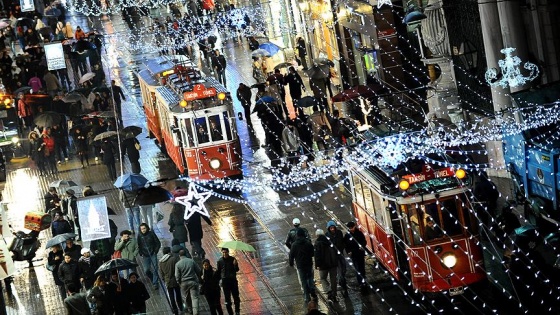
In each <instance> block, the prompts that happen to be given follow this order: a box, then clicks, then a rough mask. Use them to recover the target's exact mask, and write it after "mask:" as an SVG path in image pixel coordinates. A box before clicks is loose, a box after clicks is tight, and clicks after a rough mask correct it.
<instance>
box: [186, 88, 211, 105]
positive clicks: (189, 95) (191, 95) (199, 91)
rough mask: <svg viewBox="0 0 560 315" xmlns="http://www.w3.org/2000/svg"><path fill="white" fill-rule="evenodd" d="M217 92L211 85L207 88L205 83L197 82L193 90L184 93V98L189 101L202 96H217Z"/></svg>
mask: <svg viewBox="0 0 560 315" xmlns="http://www.w3.org/2000/svg"><path fill="white" fill-rule="evenodd" d="M216 94H217V92H216V89H215V88H213V87H211V88H208V89H207V88H206V87H205V86H204V84H196V85H195V86H194V87H193V90H192V91H188V92H184V93H183V99H184V100H185V101H187V102H188V101H194V100H198V99H202V98H208V97H213V96H216Z"/></svg>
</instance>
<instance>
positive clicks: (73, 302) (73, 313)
mask: <svg viewBox="0 0 560 315" xmlns="http://www.w3.org/2000/svg"><path fill="white" fill-rule="evenodd" d="M79 291H80V290H79V289H78V288H77V287H76V286H75V285H73V284H69V285H68V288H67V292H68V297H67V298H65V299H64V306H65V307H66V311H67V312H68V313H67V314H68V315H91V311H90V309H89V304H88V302H87V300H86V295H85V294H84V293H79Z"/></svg>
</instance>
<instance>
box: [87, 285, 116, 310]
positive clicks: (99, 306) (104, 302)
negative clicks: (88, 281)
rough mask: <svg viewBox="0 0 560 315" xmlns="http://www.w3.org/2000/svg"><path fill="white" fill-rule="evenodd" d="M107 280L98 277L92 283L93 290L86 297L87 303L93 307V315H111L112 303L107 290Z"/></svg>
mask: <svg viewBox="0 0 560 315" xmlns="http://www.w3.org/2000/svg"><path fill="white" fill-rule="evenodd" d="M107 289H108V288H107V280H106V279H105V277H103V276H98V277H97V280H95V282H94V283H93V288H92V289H91V292H90V293H89V294H88V296H87V300H88V302H90V303H91V304H93V305H94V307H93V309H94V310H93V314H94V315H108V314H113V303H112V301H111V296H110V294H109V292H108V290H107Z"/></svg>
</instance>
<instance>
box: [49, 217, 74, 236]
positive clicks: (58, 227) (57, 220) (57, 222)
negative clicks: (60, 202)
mask: <svg viewBox="0 0 560 315" xmlns="http://www.w3.org/2000/svg"><path fill="white" fill-rule="evenodd" d="M72 231H73V229H72V227H71V226H70V223H69V222H68V221H66V220H65V219H64V216H63V215H62V213H61V212H60V211H57V212H55V214H54V220H53V221H52V224H51V232H52V236H53V237H55V236H57V235H60V234H64V233H72Z"/></svg>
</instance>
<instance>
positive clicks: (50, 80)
mask: <svg viewBox="0 0 560 315" xmlns="http://www.w3.org/2000/svg"><path fill="white" fill-rule="evenodd" d="M43 80H45V85H46V87H47V93H48V94H49V96H50V97H55V96H56V93H57V92H58V91H59V90H61V89H62V85H61V84H60V81H59V80H58V78H57V77H56V76H55V75H54V74H53V73H52V72H50V71H49V70H47V71H45V75H44V76H43Z"/></svg>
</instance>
